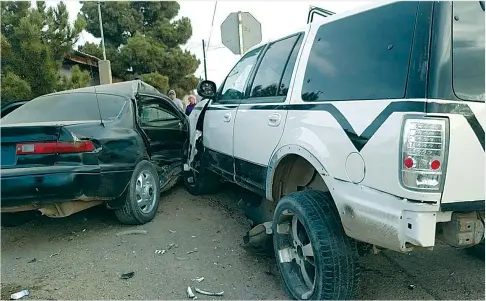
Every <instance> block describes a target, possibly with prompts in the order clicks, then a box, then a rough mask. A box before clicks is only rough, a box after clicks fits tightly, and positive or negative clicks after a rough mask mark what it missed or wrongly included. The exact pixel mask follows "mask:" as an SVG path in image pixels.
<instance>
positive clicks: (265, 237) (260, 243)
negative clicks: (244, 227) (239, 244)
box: [243, 222, 274, 256]
mask: <svg viewBox="0 0 486 301" xmlns="http://www.w3.org/2000/svg"><path fill="white" fill-rule="evenodd" d="M243 242H244V244H245V249H247V250H248V251H250V252H252V253H255V254H258V255H264V256H274V252H273V239H272V222H266V223H263V224H259V225H257V226H256V227H254V228H253V229H251V230H250V231H248V232H247V233H246V235H245V236H244V237H243Z"/></svg>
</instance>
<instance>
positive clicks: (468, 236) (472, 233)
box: [437, 212, 484, 248]
mask: <svg viewBox="0 0 486 301" xmlns="http://www.w3.org/2000/svg"><path fill="white" fill-rule="evenodd" d="M483 216H484V212H483V213H479V212H468V213H460V212H454V213H452V216H451V221H449V222H447V223H438V224H437V228H438V230H439V231H438V238H439V239H441V240H443V241H444V242H445V243H447V244H448V245H450V246H453V247H456V248H467V247H472V246H474V245H477V244H479V243H480V242H481V241H482V240H483V238H484V217H483Z"/></svg>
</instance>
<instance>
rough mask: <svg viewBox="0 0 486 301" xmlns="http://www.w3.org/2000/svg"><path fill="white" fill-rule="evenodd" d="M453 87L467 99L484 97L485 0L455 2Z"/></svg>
mask: <svg viewBox="0 0 486 301" xmlns="http://www.w3.org/2000/svg"><path fill="white" fill-rule="evenodd" d="M452 6H453V7H452V9H453V16H452V18H453V19H452V72H453V87H454V92H455V94H456V95H457V97H459V98H461V99H463V100H472V101H484V51H485V48H484V43H485V40H484V35H485V32H484V1H453V2H452Z"/></svg>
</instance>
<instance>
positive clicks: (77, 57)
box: [64, 50, 101, 68]
mask: <svg viewBox="0 0 486 301" xmlns="http://www.w3.org/2000/svg"><path fill="white" fill-rule="evenodd" d="M64 59H65V60H68V61H72V62H74V63H77V64H82V65H88V66H91V67H96V68H98V61H100V60H101V59H99V58H97V57H96V56H93V55H90V54H87V53H84V52H81V51H78V50H73V51H71V52H70V53H68V54H67V55H66V56H65V57H64Z"/></svg>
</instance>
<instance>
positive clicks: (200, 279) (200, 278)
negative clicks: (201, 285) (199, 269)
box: [191, 277, 204, 282]
mask: <svg viewBox="0 0 486 301" xmlns="http://www.w3.org/2000/svg"><path fill="white" fill-rule="evenodd" d="M191 280H192V281H196V282H202V281H203V280H204V277H199V278H194V279H191Z"/></svg>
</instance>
